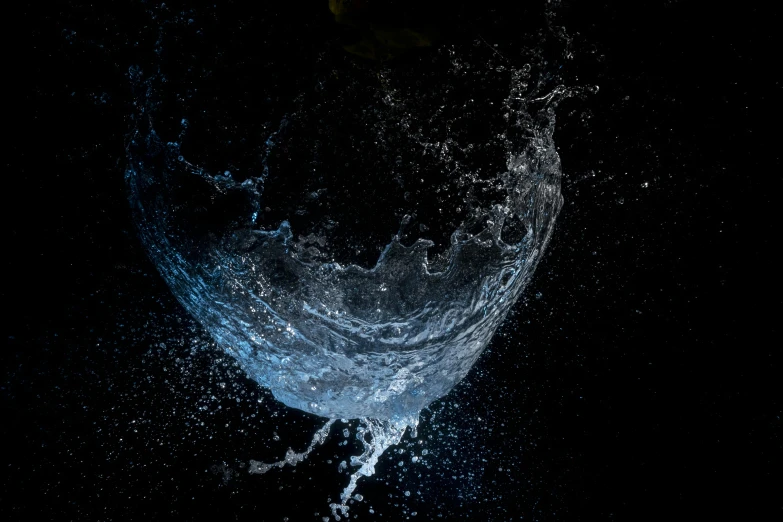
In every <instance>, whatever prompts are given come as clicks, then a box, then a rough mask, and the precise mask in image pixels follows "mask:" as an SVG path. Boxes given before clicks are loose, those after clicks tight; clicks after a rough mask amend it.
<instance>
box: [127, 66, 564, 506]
mask: <svg viewBox="0 0 783 522" xmlns="http://www.w3.org/2000/svg"><path fill="white" fill-rule="evenodd" d="M453 63H454V67H455V68H457V69H459V68H460V67H463V66H464V64H462V63H460V62H458V61H454V62H453ZM528 73H529V67H528V68H521V69H519V70H508V71H505V72H504V75H505V78H506V79H507V81H508V85H509V88H508V91H507V95H506V98H505V99H504V100H503V102H502V104H499V105H498V106H497V108H496V109H495V111H496V114H494V115H487V118H490V117H498V118H500V119H502V122H503V123H502V125H503V128H502V129H500V131H499V132H493V134H492V136H491V137H489V136H488V137H487V142H488V143H489V142H490V141H491V142H492V143H493V144H494V148H486V149H484V150H485V152H484V153H483V154H484V155H486V154H487V152H486V151H487V150H491V151H494V153H495V154H502V162H500V164H501V167H500V168H499V169H498V172H497V173H494V174H491V175H478V174H477V172H478V171H479V170H480V169H479V168H478V167H476V165H478V164H479V162H481V161H482V156H481V155H480V154H476V155H474V156H475V157H472V156H471V150H477V149H479V148H480V147H475V148H474V147H473V146H472V145H464V144H463V145H460V144H459V143H457V141H456V140H455V139H452V138H451V137H449V135H451V134H453V135H458V132H457V131H452V130H451V129H449V128H446V129H445V131H438V130H437V129H434V130H432V129H431V133H432V134H433V136H430V137H429V138H427V137H425V136H424V134H425V132H422V131H421V126H420V125H419V124H417V121H421V120H425V119H426V117H425V116H426V115H425V114H424V109H423V108H422V107H423V106H424V104H425V102H426V100H425V101H421V96H412V95H409V96H406V95H405V93H404V92H402V90H401V89H396V90H395V88H394V86H393V85H392V84H393V83H394V78H385V81H383V82H381V84H382V86H383V89H382V91H383V92H382V93H381V94H382V96H380V97H377V98H375V99H374V101H373V100H370V102H368V104H365V105H364V106H362V105H361V104H358V105H359V109H357V110H361V111H362V112H361V116H360V119H361V118H364V120H363V121H365V123H368V122H369V119H372V122H369V123H372V124H374V125H378V122H381V127H382V128H383V132H384V133H385V142H384V144H383V147H384V149H385V150H391V149H398V151H399V152H400V154H401V155H402V154H407V156H405V158H410V168H412V169H414V170H415V167H416V166H417V165H416V164H415V163H414V161H415V159H416V158H421V157H422V154H423V153H422V150H423V151H424V154H426V151H427V150H429V149H433V148H436V149H437V150H438V154H437V155H436V156H437V157H436V158H435V159H434V160H432V161H431V163H432V165H431V166H432V168H438V167H439V166H440V167H443V168H446V167H448V168H449V170H450V173H449V176H448V177H449V183H453V184H457V185H459V186H462V187H467V188H468V189H469V190H467V192H465V194H466V195H464V196H463V197H462V199H463V201H457V203H456V204H457V206H458V208H459V210H460V211H461V214H460V215H459V219H460V221H459V222H458V223H457V224H456V226H455V227H454V229H453V230H452V233H451V235H450V239H449V242H448V245H446V246H445V248H444V249H443V251H442V252H440V253H438V254H436V255H431V254H430V251H431V250H434V247H435V246H436V245H435V243H434V242H433V241H431V240H429V239H427V238H426V237H418V238H416V239H414V240H412V241H409V242H408V244H405V241H404V236H405V234H404V233H403V231H404V229H405V226H407V225H408V223H409V222H410V221H411V219H412V217H411V215H405V216H404V217H403V218H402V219H401V220H400V222H401V227H400V232H398V233H397V234H396V235H395V236H394V237H393V238H392V240H391V242H390V243H388V244H387V245H386V247H385V248H384V249H383V251H382V253H381V254H380V256H379V258H378V259H377V262H376V263H375V264H374V266H372V267H363V266H360V264H358V263H353V262H350V261H348V262H341V261H340V260H339V259H338V258H339V255H336V254H335V252H337V253H338V254H339V252H340V249H339V248H338V247H339V246H341V245H337V247H331V246H330V245H331V244H332V243H334V242H333V241H331V239H330V237H329V233H328V227H322V228H320V229H316V228H314V229H313V230H316V232H317V233H316V232H314V231H313V230H302V231H297V230H294V228H293V226H292V225H291V221H289V220H287V219H286V220H281V221H279V222H278V224H277V225H273V226H268V223H262V222H261V221H263V220H261V219H260V218H259V214H263V213H264V208H265V206H266V205H268V204H269V203H268V202H269V201H273V200H274V198H275V194H274V193H270V190H271V189H270V188H269V187H270V186H271V185H272V182H271V179H272V178H273V177H274V172H273V171H274V161H273V160H274V154H273V151H274V150H276V148H277V149H279V148H280V147H285V146H286V143H289V144H290V147H289V154H291V150H290V149H293V147H294V145H295V143H296V139H297V138H296V129H294V130H291V127H296V125H297V124H298V125H299V128H304V127H306V126H308V125H317V124H319V123H318V122H323V121H324V120H323V117H324V114H326V115H327V116H328V115H329V114H332V115H333V113H334V111H332V112H331V113H330V112H329V111H330V110H331V109H322V108H320V109H319V108H309V109H308V108H301V107H300V111H299V112H298V113H297V114H296V115H289V116H287V117H286V118H283V120H282V121H281V122H280V125H279V128H278V130H277V131H275V132H273V133H271V134H270V136H269V138H268V139H267V140H266V142H265V144H264V158H263V163H262V167H261V168H260V169H259V170H258V172H257V174H256V175H254V176H248V177H247V178H246V179H243V180H236V179H234V178H233V176H231V175H230V173H228V172H219V173H213V172H209V171H208V169H206V168H204V167H200V166H199V165H197V164H195V163H194V162H191V161H190V160H189V159H188V158H186V157H185V153H184V152H183V147H182V142H183V141H184V140H186V139H187V128H188V122H187V120H185V119H183V120H182V124H181V133H180V136H179V139H178V140H176V141H166V140H164V139H163V138H161V137H160V136H159V134H158V132H157V131H156V126H155V117H156V113H157V111H158V102H156V94H155V85H156V83H155V82H156V81H157V82H158V83H162V82H160V78H155V77H153V78H148V79H146V80H143V79H142V78H141V76H140V73H139V71H137V70H133V71H132V77H133V78H134V81H135V82H136V84H137V87H139V88H140V89H142V91H143V92H142V93H141V94H140V95H139V97H138V100H137V107H138V114H137V115H136V119H135V123H136V127H135V129H134V132H133V135H132V137H131V139H130V140H129V144H128V149H127V150H128V168H127V172H126V179H127V183H128V186H129V191H130V202H131V205H132V207H133V210H134V213H135V217H136V220H137V223H138V229H139V235H140V237H141V239H142V241H143V243H144V245H145V246H146V248H147V250H148V252H149V255H150V257H151V259H152V260H153V262H154V263H155V264H156V265H157V267H158V269H159V271H160V273H161V274H162V276H163V278H164V279H165V280H166V282H167V283H168V285H169V286H170V287H171V289H172V291H173V293H174V294H175V296H176V297H177V298H178V300H179V301H180V302H181V303H182V305H183V306H184V307H185V308H186V309H187V310H188V311H189V312H190V313H191V314H192V315H193V316H194V317H195V318H196V319H197V320H198V321H199V322H200V323H201V324H202V325H203V326H204V327H205V328H206V329H207V330H208V331H209V332H210V333H211V335H212V336H213V337H214V339H215V340H216V341H217V343H218V344H219V345H220V346H221V347H222V348H223V349H224V350H225V351H226V352H228V353H229V354H231V355H232V356H233V357H234V358H235V359H236V360H237V361H238V363H239V364H240V365H241V367H242V368H243V369H244V371H245V372H246V373H247V375H248V376H249V377H251V378H252V379H253V380H255V381H256V382H258V383H259V384H260V385H261V386H264V387H267V388H269V389H270V390H271V391H272V393H273V394H274V396H275V398H277V399H278V400H279V401H281V402H282V403H284V404H286V405H287V406H290V407H292V408H298V409H300V410H303V411H306V412H310V413H313V414H315V415H318V416H321V417H324V418H327V419H330V420H329V422H327V424H326V425H325V426H324V427H323V428H322V429H321V430H320V431H319V432H318V433H317V434H316V436H315V438H314V440H313V442H312V443H311V444H310V446H309V448H307V450H306V451H305V452H303V453H295V452H293V451H292V450H289V452H288V453H287V454H286V456H285V458H284V460H282V461H280V462H277V463H273V464H265V463H260V462H256V461H251V469H250V471H251V473H265V472H267V471H268V470H270V469H272V468H274V467H283V466H285V465H286V464H289V465H296V464H297V463H298V462H300V461H301V460H303V459H304V458H305V457H306V456H307V455H308V454H309V453H310V451H312V450H313V449H314V448H315V447H316V446H317V445H318V444H320V443H322V442H323V441H324V440H325V438H326V437H327V436H328V433H329V430H330V428H331V425H332V422H333V420H334V419H361V422H362V424H361V427H360V429H359V432H358V433H357V438H358V439H359V440H360V441H361V443H362V445H363V447H364V451H363V453H362V454H361V455H360V456H358V457H353V458H352V461H351V464H352V465H353V466H355V467H358V470H357V471H356V472H355V473H354V474H353V475H352V476H351V478H350V482H349V484H348V486H347V487H346V488H345V490H344V492H343V494H342V496H341V504H333V505H332V510H333V513H334V514H337V512H338V511H339V512H342V513H343V514H344V513H345V510H347V506H346V502H347V501H348V500H349V499H350V498H352V495H353V492H354V490H355V488H356V485H357V481H358V480H359V479H360V478H361V477H366V476H370V475H372V474H373V473H374V468H375V464H376V463H377V462H378V458H379V457H380V455H381V454H382V453H383V451H384V450H385V449H387V448H388V447H390V446H392V445H394V444H397V443H398V442H399V441H400V439H401V437H402V436H403V434H404V432H405V430H406V428H411V429H412V430H413V432H414V436H415V428H416V426H417V424H418V416H419V412H420V411H421V410H422V409H423V408H425V407H427V406H428V405H429V404H430V403H431V402H432V401H434V400H436V399H438V398H440V397H443V396H444V395H446V394H447V393H448V392H449V391H450V390H451V389H452V388H453V387H454V386H455V385H456V384H457V383H458V382H459V381H460V380H461V379H462V378H463V377H464V376H465V375H466V374H467V373H468V371H469V370H470V368H471V367H472V366H473V364H474V363H475V361H476V360H477V358H478V357H479V355H480V354H481V352H482V350H483V349H484V348H485V347H486V346H487V344H488V343H489V341H490V339H491V338H492V336H493V334H494V332H495V330H496V329H497V328H498V326H499V325H500V324H501V322H502V321H503V319H504V318H505V316H506V315H507V313H508V311H509V309H510V308H511V307H512V305H513V304H514V303H515V302H516V300H517V299H518V298H519V297H520V295H521V294H522V292H523V290H524V288H525V286H526V285H527V283H528V282H529V281H530V278H531V276H532V274H533V271H534V269H535V267H536V265H537V263H538V262H539V260H540V259H541V255H542V253H543V251H544V249H545V247H546V245H547V242H548V240H549V238H550V235H551V233H552V228H553V225H554V222H555V218H556V216H557V214H558V211H559V209H560V207H561V205H562V197H561V194H560V177H561V171H560V162H559V157H558V155H557V153H556V151H555V148H554V143H553V139H552V133H553V129H554V107H555V105H556V103H557V101H558V100H559V99H561V98H562V97H564V96H566V95H568V94H569V92H568V91H567V90H566V89H563V88H557V89H555V90H554V91H553V92H550V93H549V94H547V95H546V96H540V95H536V94H535V93H534V91H533V90H532V89H528V83H527V82H528ZM390 86H391V87H390ZM471 101H472V100H471ZM490 105H491V104H490ZM319 107H320V105H319ZM345 110H347V109H346V108H345V106H342V107H341V111H345ZM308 111H309V112H308ZM319 111H320V112H319ZM319 118H320V119H319ZM430 121H431V120H430ZM297 122H298V123H297ZM384 122H386V123H384ZM389 122H396V125H392V124H391V123H389ZM454 122H455V124H457V125H459V124H463V125H466V124H467V125H469V124H470V123H469V122H468V121H466V120H465V121H460V120H459V119H455V120H454ZM369 123H368V125H369ZM327 124H329V123H327ZM331 125H337V124H336V123H334V120H333V122H332V123H331ZM391 127H395V128H396V130H390V128H391ZM417 127H418V128H419V130H418V131H413V130H412V129H416V128H417ZM332 130H333V129H332ZM438 132H441V134H444V133H445V134H444V135H443V136H440V138H439V137H438V136H436V135H437V134H438ZM433 144H436V145H433ZM498 159H499V158H497V157H495V158H494V160H495V161H497V160H498ZM422 161H424V160H422ZM398 163H399V161H398ZM403 163H404V162H403ZM193 187H195V188H193ZM479 187H482V190H478V188H479ZM447 188H448V187H447ZM473 189H475V190H473ZM479 192H480V193H482V194H488V195H487V196H485V197H483V198H482V197H481V196H478V195H476V194H477V193H479ZM193 194H196V196H194V195H193ZM420 231H421V232H422V235H426V228H424V227H421V228H420ZM297 233H298V234H299V235H297ZM330 248H331V250H330Z"/></svg>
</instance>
